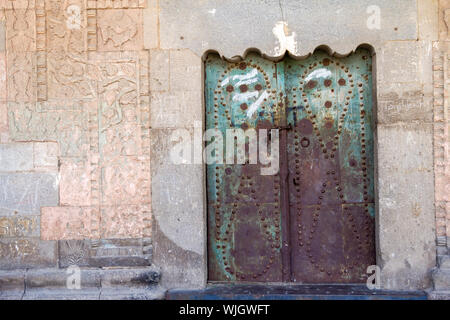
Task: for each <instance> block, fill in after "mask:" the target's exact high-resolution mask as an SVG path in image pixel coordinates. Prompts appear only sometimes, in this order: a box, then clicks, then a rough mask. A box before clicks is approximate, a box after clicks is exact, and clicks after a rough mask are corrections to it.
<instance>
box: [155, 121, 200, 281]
mask: <svg viewBox="0 0 450 320" xmlns="http://www.w3.org/2000/svg"><path fill="white" fill-rule="evenodd" d="M171 132H173V130H169V129H153V130H152V132H151V136H152V144H151V150H152V159H154V161H153V162H152V169H151V170H152V211H153V216H154V221H153V225H154V228H153V235H152V238H153V241H154V253H153V261H154V263H155V265H157V266H160V267H161V268H162V274H163V278H162V282H163V283H164V285H165V286H168V287H176V286H177V287H201V286H203V285H204V284H205V281H206V265H205V264H204V262H205V259H206V257H205V255H204V254H205V246H206V242H205V239H206V238H205V237H206V235H205V232H206V230H205V228H204V214H205V209H204V206H203V184H204V169H203V166H202V165H201V164H197V165H194V164H192V165H176V164H171V163H170V156H169V153H170V148H171V146H172V143H171V142H170V137H171ZM186 190H189V192H186Z"/></svg>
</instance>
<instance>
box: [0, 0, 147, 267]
mask: <svg viewBox="0 0 450 320" xmlns="http://www.w3.org/2000/svg"><path fill="white" fill-rule="evenodd" d="M145 7H146V1H141V0H130V1H85V0H68V1H60V0H14V1H12V0H4V1H2V2H1V15H2V21H3V22H2V24H1V25H0V28H1V31H2V32H1V34H2V40H3V44H2V46H1V49H2V52H1V53H0V67H1V68H0V69H1V76H2V77H1V82H0V86H1V89H0V90H1V94H0V99H1V109H0V110H1V112H0V120H1V121H0V132H1V143H2V144H1V145H0V159H1V160H0V162H1V167H0V172H1V173H0V181H1V189H2V192H1V196H0V207H1V212H0V214H1V218H0V221H1V227H2V228H0V230H1V231H0V232H1V234H0V237H1V255H0V266H2V267H7V268H15V267H16V268H17V267H21V268H27V267H32V266H34V267H44V266H57V265H58V261H59V263H60V265H64V264H65V262H64V260H65V258H66V257H67V256H70V257H71V259H72V260H71V261H72V263H77V264H80V265H83V264H86V262H85V261H84V260H86V259H87V258H90V261H91V264H94V265H95V264H99V265H102V263H100V262H99V261H103V260H104V259H103V260H102V257H104V256H105V257H115V258H116V260H115V261H113V262H112V261H103V263H104V264H103V265H108V264H113V265H114V264H116V263H119V262H118V261H120V258H121V256H123V255H124V256H132V257H134V258H136V256H138V257H140V258H142V260H145V259H143V258H144V257H145V255H146V254H147V253H148V251H149V242H150V241H149V240H148V239H147V240H146V241H144V243H143V242H142V240H139V241H138V240H136V241H134V242H133V241H131V240H126V239H142V238H149V237H150V235H151V208H150V199H151V198H150V139H149V138H150V137H149V125H150V123H149V114H150V109H149V83H148V64H149V57H148V51H146V50H144V47H143V42H144V39H143V29H142V26H143V10H144V8H145ZM89 239H92V241H74V240H89ZM100 239H125V240H123V241H115V242H111V241H99V240H100ZM57 240H58V241H59V245H57V243H56V241H57ZM64 240H70V241H64ZM103 246H104V247H105V248H110V249H109V250H106V249H105V248H103V249H102V247H103ZM57 248H59V250H57ZM111 248H112V249H111ZM105 251H107V252H105ZM134 258H133V259H134ZM92 259H94V260H95V261H96V262H95V263H92V261H93V260H92ZM133 259H131V260H133ZM110 260H111V259H110ZM134 260H136V259H134ZM120 263H125V264H127V263H130V261H128V262H120ZM131 263H135V261H134V262H133V261H132V262H131ZM140 263H142V262H140ZM147 264H148V262H147Z"/></svg>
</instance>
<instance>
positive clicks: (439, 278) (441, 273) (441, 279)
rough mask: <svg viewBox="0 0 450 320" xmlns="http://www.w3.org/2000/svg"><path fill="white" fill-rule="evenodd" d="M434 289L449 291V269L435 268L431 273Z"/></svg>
mask: <svg viewBox="0 0 450 320" xmlns="http://www.w3.org/2000/svg"><path fill="white" fill-rule="evenodd" d="M432 278H433V287H434V290H449V291H450V269H441V268H439V269H438V268H436V269H435V270H433V273H432Z"/></svg>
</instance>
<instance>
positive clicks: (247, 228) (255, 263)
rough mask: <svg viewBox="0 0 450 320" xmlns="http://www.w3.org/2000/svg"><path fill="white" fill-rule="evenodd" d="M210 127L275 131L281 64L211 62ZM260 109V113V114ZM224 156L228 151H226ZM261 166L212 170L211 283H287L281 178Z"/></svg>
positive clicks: (208, 86) (208, 78) (207, 95)
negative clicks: (284, 280) (284, 276)
mask: <svg viewBox="0 0 450 320" xmlns="http://www.w3.org/2000/svg"><path fill="white" fill-rule="evenodd" d="M205 71H206V82H205V83H206V88H205V98H206V127H207V129H212V128H215V129H218V130H220V132H221V133H222V135H223V137H224V140H225V137H226V130H227V129H233V128H241V129H243V130H249V129H256V128H260V127H263V128H271V127H273V126H275V125H277V124H278V121H279V119H280V117H281V115H280V107H279V105H278V103H277V101H278V98H277V96H276V93H277V76H276V64H275V63H273V62H270V61H267V60H265V59H262V58H261V57H258V56H257V55H249V56H248V58H247V59H245V60H244V61H241V62H238V63H228V62H225V61H223V60H222V59H220V57H218V56H215V55H210V56H209V57H208V59H207V62H206V70H205ZM256 107H257V108H256ZM224 154H225V149H224ZM260 168H261V166H260V165H258V164H248V163H245V164H234V165H233V164H225V165H223V164H212V165H208V167H207V189H208V207H209V212H208V251H209V253H208V254H209V280H211V281H252V282H256V281H262V282H267V281H275V282H279V281H282V262H281V234H282V232H281V192H280V177H279V175H274V176H262V175H261V174H260Z"/></svg>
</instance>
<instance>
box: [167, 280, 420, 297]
mask: <svg viewBox="0 0 450 320" xmlns="http://www.w3.org/2000/svg"><path fill="white" fill-rule="evenodd" d="M166 299H168V300H427V293H426V292H425V291H390V290H369V289H368V288H367V287H366V286H365V285H359V284H356V285H355V284H348V285H347V284H342V285H341V284H338V285H326V284H318V285H299V284H273V285H270V284H268V285H261V284H234V285H233V284H232V285H230V284H210V285H208V287H207V288H206V289H202V290H179V289H176V290H169V291H168V292H167V293H166Z"/></svg>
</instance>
